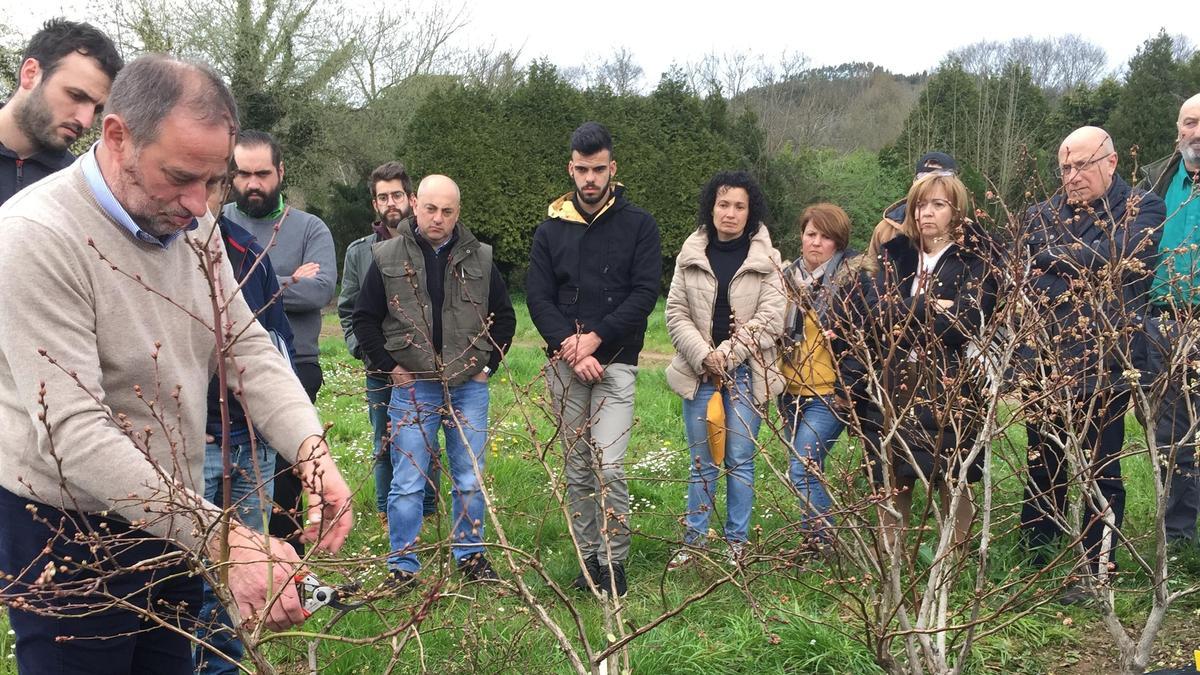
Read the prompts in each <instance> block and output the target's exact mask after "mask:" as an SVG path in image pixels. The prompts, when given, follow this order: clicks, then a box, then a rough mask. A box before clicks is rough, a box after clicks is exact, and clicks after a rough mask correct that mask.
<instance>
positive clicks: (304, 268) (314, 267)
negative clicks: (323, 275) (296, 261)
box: [292, 262, 321, 279]
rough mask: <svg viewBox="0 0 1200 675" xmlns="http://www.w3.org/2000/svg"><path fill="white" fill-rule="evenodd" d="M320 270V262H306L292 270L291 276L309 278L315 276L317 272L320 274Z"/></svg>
mask: <svg viewBox="0 0 1200 675" xmlns="http://www.w3.org/2000/svg"><path fill="white" fill-rule="evenodd" d="M320 272H321V264H320V263H315V262H306V263H304V264H303V265H301V266H299V267H297V268H296V271H294V272H292V278H293V279H311V278H312V277H315V276H317V275H318V274H320Z"/></svg>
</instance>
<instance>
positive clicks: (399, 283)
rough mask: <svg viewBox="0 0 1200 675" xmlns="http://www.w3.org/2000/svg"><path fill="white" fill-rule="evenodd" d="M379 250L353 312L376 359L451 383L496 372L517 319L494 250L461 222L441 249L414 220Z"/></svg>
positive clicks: (366, 349) (365, 348)
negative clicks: (432, 244)
mask: <svg viewBox="0 0 1200 675" xmlns="http://www.w3.org/2000/svg"><path fill="white" fill-rule="evenodd" d="M371 253H372V261H371V266H370V268H369V269H368V270H367V273H366V276H365V277H364V278H363V284H362V288H361V290H360V291H359V293H358V299H357V300H356V302H355V306H354V314H353V315H352V323H353V326H354V334H355V336H356V337H357V338H358V344H359V347H360V348H361V349H362V353H363V355H364V356H365V357H366V360H367V362H368V363H371V364H373V365H377V367H378V368H379V369H380V371H382V375H383V376H384V377H386V376H387V372H388V371H390V370H392V369H393V368H395V367H396V366H397V365H399V366H401V367H403V368H404V369H405V370H408V371H409V372H410V373H412V374H413V376H414V377H415V378H416V379H418V380H442V381H445V382H446V383H447V384H449V385H450V386H456V385H459V384H462V383H464V382H466V381H467V380H468V379H469V378H471V377H472V376H474V375H477V374H478V373H480V372H481V371H482V370H483V368H484V367H485V366H487V367H489V368H490V370H491V371H492V372H495V370H496V368H497V367H498V366H499V364H500V357H501V356H502V354H503V353H504V352H505V351H507V350H508V347H509V345H510V344H511V343H512V338H513V335H514V334H515V333H516V327H517V319H516V312H515V311H514V310H513V307H512V302H511V301H510V300H509V297H508V289H507V288H505V286H504V279H503V277H501V275H500V270H499V269H497V268H496V265H495V263H494V262H493V261H492V247H490V246H488V245H487V244H484V243H482V242H480V241H479V240H478V239H476V238H475V235H473V234H471V231H470V230H468V229H467V228H466V227H465V226H464V225H463V224H462V223H458V224H457V225H455V227H454V233H453V234H452V235H451V238H450V240H449V241H448V242H446V244H445V246H443V247H442V249H441V250H440V251H435V250H434V249H433V248H432V247H431V246H430V245H429V243H428V242H426V241H425V239H424V238H423V237H421V236H420V235H419V234H417V232H416V226H415V224H414V222H413V221H412V219H409V220H407V221H405V222H403V223H401V224H400V226H399V228H398V232H397V234H396V236H395V237H393V238H391V239H388V240H386V241H381V242H378V243H376V244H374V245H373V246H372V247H371Z"/></svg>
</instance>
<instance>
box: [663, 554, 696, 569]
mask: <svg viewBox="0 0 1200 675" xmlns="http://www.w3.org/2000/svg"><path fill="white" fill-rule="evenodd" d="M694 560H695V557H694V556H692V554H691V553H689V552H688V551H687V550H682V551H679V552H678V553H676V554H675V557H674V558H671V562H669V563H667V571H668V572H674V571H675V570H678V569H682V568H684V567H688V566H689V565H691V564H692V562H693V561H694Z"/></svg>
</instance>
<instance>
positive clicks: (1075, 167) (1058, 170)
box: [1054, 152, 1112, 180]
mask: <svg viewBox="0 0 1200 675" xmlns="http://www.w3.org/2000/svg"><path fill="white" fill-rule="evenodd" d="M1111 154H1112V153H1111V152H1106V153H1104V154H1103V155H1100V156H1099V157H1097V158H1095V159H1089V160H1087V161H1086V162H1075V163H1074V164H1063V165H1062V166H1056V167H1054V175H1055V176H1058V177H1059V178H1061V179H1063V180H1066V179H1067V178H1069V177H1071V176H1073V175H1075V174H1076V173H1078V172H1082V171H1087V170H1088V169H1090V168H1091V167H1092V166H1093V165H1094V164H1095V163H1096V162H1099V161H1100V160H1102V159H1105V158H1107V157H1108V156H1109V155H1111Z"/></svg>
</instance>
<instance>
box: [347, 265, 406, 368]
mask: <svg viewBox="0 0 1200 675" xmlns="http://www.w3.org/2000/svg"><path fill="white" fill-rule="evenodd" d="M387 314H388V298H387V291H386V290H385V289H384V287H383V274H382V273H381V272H380V271H379V266H378V265H376V264H375V261H374V260H372V261H371V266H370V267H368V268H367V273H366V275H364V276H363V280H362V286H361V287H360V288H359V291H358V299H357V300H356V301H355V303H354V313H353V314H351V315H350V322H351V325H352V326H353V327H354V335H355V337H356V338H358V347H359V349H360V350H361V351H362V353H363V355H364V356H366V357H367V360H368V361H369V362H370V363H372V364H373V365H374V366H375V367H377V368H379V369H380V370H381V371H382V372H385V373H386V372H388V371H391V370H392V369H393V368H395V367H396V360H395V359H393V358H392V355H391V354H389V353H388V350H387V347H386V342H387V341H386V340H385V339H384V337H383V320H384V319H385V318H387Z"/></svg>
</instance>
